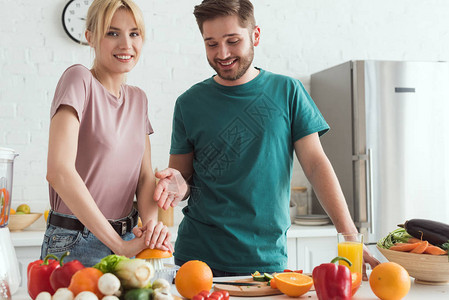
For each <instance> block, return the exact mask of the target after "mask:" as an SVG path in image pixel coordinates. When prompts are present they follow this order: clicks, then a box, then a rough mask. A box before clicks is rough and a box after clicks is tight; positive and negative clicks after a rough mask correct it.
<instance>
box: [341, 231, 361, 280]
mask: <svg viewBox="0 0 449 300" xmlns="http://www.w3.org/2000/svg"><path fill="white" fill-rule="evenodd" d="M337 239H338V256H343V257H346V258H347V259H349V260H350V261H351V263H352V266H351V267H349V265H348V264H347V263H346V262H345V261H343V260H340V262H339V263H340V264H341V265H345V266H347V267H349V269H350V270H351V273H360V274H362V265H363V234H361V233H344V232H343V233H338V234H337Z"/></svg>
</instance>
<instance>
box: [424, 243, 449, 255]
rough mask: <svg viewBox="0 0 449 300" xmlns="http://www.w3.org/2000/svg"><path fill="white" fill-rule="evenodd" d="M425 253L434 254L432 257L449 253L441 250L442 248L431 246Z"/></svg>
mask: <svg viewBox="0 0 449 300" xmlns="http://www.w3.org/2000/svg"><path fill="white" fill-rule="evenodd" d="M424 253H427V254H432V255H446V254H447V251H446V250H443V249H441V248H440V247H437V246H434V245H430V244H429V246H428V247H427V249H426V250H424Z"/></svg>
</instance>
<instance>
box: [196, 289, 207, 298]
mask: <svg viewBox="0 0 449 300" xmlns="http://www.w3.org/2000/svg"><path fill="white" fill-rule="evenodd" d="M198 295H201V296H203V297H204V299H207V297H209V295H210V293H209V291H206V290H202V291H201V292H199V293H198Z"/></svg>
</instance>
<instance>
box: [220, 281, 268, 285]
mask: <svg viewBox="0 0 449 300" xmlns="http://www.w3.org/2000/svg"><path fill="white" fill-rule="evenodd" d="M213 283H215V284H226V285H238V286H250V285H261V284H260V283H255V282H235V281H214V282H213Z"/></svg>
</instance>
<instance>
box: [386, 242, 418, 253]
mask: <svg viewBox="0 0 449 300" xmlns="http://www.w3.org/2000/svg"><path fill="white" fill-rule="evenodd" d="M418 246H419V243H396V244H394V245H393V246H391V247H390V248H389V250H395V251H402V252H409V251H411V250H413V249H415V248H416V247H418Z"/></svg>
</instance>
